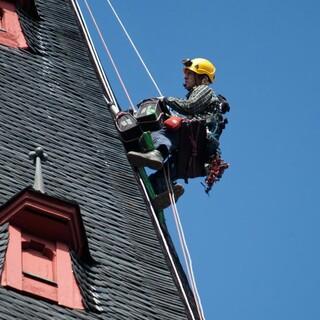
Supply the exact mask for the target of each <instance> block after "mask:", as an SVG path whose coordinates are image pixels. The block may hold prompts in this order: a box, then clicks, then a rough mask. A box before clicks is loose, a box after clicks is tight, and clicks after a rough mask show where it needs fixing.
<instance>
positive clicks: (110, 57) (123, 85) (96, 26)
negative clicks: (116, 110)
mask: <svg viewBox="0 0 320 320" xmlns="http://www.w3.org/2000/svg"><path fill="white" fill-rule="evenodd" d="M84 2H85V4H86V7H87V9H88V12H89V14H90V16H91V19H92V21H93V23H94V26H95V28H96V30H97V32H98V34H99V37H100V39H101V41H102V44H103V48H104V50H105V51H106V53H107V55H108V56H109V59H110V61H111V64H112V66H113V68H114V70H115V72H116V74H117V77H118V79H119V82H120V84H121V86H122V88H123V91H124V93H125V94H126V96H127V98H128V101H129V103H130V106H131V109H133V110H134V111H136V109H135V107H134V104H133V102H132V100H131V97H130V95H129V92H128V90H127V88H126V86H125V84H124V81H123V80H122V77H121V75H120V72H119V70H118V68H117V65H116V63H115V62H114V59H113V57H112V55H111V52H110V50H109V48H108V46H107V44H106V41H105V40H104V38H103V35H102V32H101V30H100V28H99V26H98V24H97V21H96V19H95V17H94V15H93V13H92V10H91V8H90V6H89V4H88V2H87V0H84Z"/></svg>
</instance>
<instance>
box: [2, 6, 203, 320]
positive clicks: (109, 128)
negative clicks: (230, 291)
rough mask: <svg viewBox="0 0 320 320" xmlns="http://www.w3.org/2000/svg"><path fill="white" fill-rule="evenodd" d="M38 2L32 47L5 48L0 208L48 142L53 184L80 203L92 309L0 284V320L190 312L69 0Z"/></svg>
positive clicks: (26, 24) (51, 190) (25, 19)
mask: <svg viewBox="0 0 320 320" xmlns="http://www.w3.org/2000/svg"><path fill="white" fill-rule="evenodd" d="M35 4H36V8H37V11H38V15H39V17H38V18H37V17H36V16H33V17H30V16H29V15H27V14H26V13H24V12H23V10H20V11H19V15H20V20H21V24H22V27H23V31H24V33H25V35H26V38H27V41H28V43H29V46H30V50H29V51H26V50H19V49H11V48H7V47H4V46H1V45H0V81H1V89H0V115H1V125H0V179H1V187H0V205H3V204H4V203H6V202H7V201H8V200H9V199H10V198H11V197H12V196H14V195H15V194H16V193H18V192H19V191H21V190H22V189H24V188H25V187H27V186H29V185H30V184H32V181H33V175H34V168H33V165H32V163H31V162H30V161H28V159H27V155H28V152H29V151H32V150H34V149H35V147H37V146H42V147H43V148H44V149H45V151H46V152H47V153H48V155H49V160H48V161H47V162H46V163H45V164H44V165H43V172H44V177H45V179H44V180H45V185H46V190H47V192H48V194H50V195H51V196H56V197H59V198H67V199H70V200H72V201H76V202H77V203H78V204H79V206H80V209H81V214H82V219H83V222H84V226H85V230H86V234H87V238H88V245H89V250H90V254H91V256H92V258H93V259H94V263H90V264H89V263H83V262H81V261H78V259H77V257H76V256H75V255H73V256H72V258H73V264H74V270H75V274H76V277H77V279H78V280H79V282H80V287H81V290H82V293H83V296H84V300H85V304H86V310H85V311H77V310H72V309H68V308H65V307H61V306H58V305H55V304H52V303H50V302H46V301H44V300H40V299H36V298H33V297H29V296H27V295H23V294H21V293H19V292H16V291H13V290H9V289H7V288H4V287H1V286H0V319H6V320H10V319H31V318H33V319H40V320H41V319H110V320H116V319H119V320H120V319H126V320H127V319H165V320H170V319H172V320H180V319H181V320H182V319H190V315H189V312H188V311H187V308H186V304H185V302H184V300H183V298H182V294H181V292H180V289H179V287H178V285H177V279H176V278H175V276H174V274H173V272H172V270H171V267H170V263H169V262H168V261H169V260H168V256H167V253H166V251H165V250H164V248H163V245H162V242H161V241H160V236H159V230H158V229H157V227H156V226H155V223H154V221H153V218H152V216H151V214H150V208H149V207H148V205H147V202H146V200H145V199H144V195H143V192H142V191H141V188H140V186H139V184H138V183H137V180H136V178H135V174H134V172H133V171H132V169H131V167H130V165H129V163H128V160H127V157H126V153H125V150H124V147H123V145H122V143H121V142H120V139H119V135H118V132H117V131H116V129H115V126H114V122H113V118H112V115H111V113H109V111H108V108H107V106H106V103H105V101H104V98H103V93H104V92H103V89H102V86H101V83H100V82H99V80H98V78H97V75H96V71H95V68H94V66H93V63H92V59H91V58H90V54H89V51H88V48H87V45H86V43H85V41H84V37H83V35H82V33H81V32H80V27H79V23H78V21H77V18H76V16H75V13H74V12H73V8H72V5H71V2H70V1H69V0H35ZM163 227H164V230H165V226H163ZM165 231H166V230H165ZM0 236H1V238H0V267H1V266H2V264H3V258H4V252H5V248H6V243H7V240H8V234H7V225H4V226H2V227H0ZM167 237H168V240H169V241H170V239H169V235H168V234H167ZM171 249H172V250H173V251H174V249H173V248H172V246H171ZM176 259H177V258H176ZM176 263H177V266H178V267H179V269H180V275H181V277H182V278H183V279H184V277H185V275H184V273H183V272H182V269H181V267H180V265H179V262H178V261H176ZM184 282H185V281H184ZM184 284H185V287H186V289H187V290H188V286H187V285H186V283H184ZM189 295H190V292H189ZM190 301H191V303H192V296H191V295H190ZM196 319H197V317H196Z"/></svg>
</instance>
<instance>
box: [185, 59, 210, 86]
mask: <svg viewBox="0 0 320 320" xmlns="http://www.w3.org/2000/svg"><path fill="white" fill-rule="evenodd" d="M182 63H183V65H184V70H186V69H187V70H191V71H193V72H195V73H197V74H206V75H207V76H208V77H209V79H210V82H212V81H213V80H214V78H215V74H216V67H215V66H214V64H213V63H211V62H210V61H209V60H207V59H203V58H195V59H185V60H183V61H182Z"/></svg>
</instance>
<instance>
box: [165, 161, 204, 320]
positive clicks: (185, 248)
mask: <svg viewBox="0 0 320 320" xmlns="http://www.w3.org/2000/svg"><path fill="white" fill-rule="evenodd" d="M163 172H164V177H165V181H166V185H167V189H168V192H169V198H170V202H171V209H172V212H173V216H174V219H175V223H176V227H177V231H178V235H179V240H180V246H181V248H182V252H183V256H184V259H185V262H186V267H187V273H188V278H189V281H190V284H191V288H192V292H193V294H194V297H195V301H196V305H197V309H198V312H199V315H200V317H201V319H202V320H205V316H204V312H203V307H202V304H201V299H200V295H199V292H198V289H197V284H196V280H195V276H194V272H193V267H192V259H191V256H190V252H189V249H188V245H187V242H186V238H185V235H184V231H183V227H182V224H181V220H180V216H179V211H178V208H177V205H176V202H175V198H174V192H173V189H172V185H171V182H170V181H171V179H170V170H169V168H168V170H166V168H165V167H163Z"/></svg>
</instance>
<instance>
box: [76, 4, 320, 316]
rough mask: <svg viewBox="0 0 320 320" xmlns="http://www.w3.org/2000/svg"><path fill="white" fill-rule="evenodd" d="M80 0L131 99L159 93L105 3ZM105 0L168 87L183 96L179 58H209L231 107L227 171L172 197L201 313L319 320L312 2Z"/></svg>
mask: <svg viewBox="0 0 320 320" xmlns="http://www.w3.org/2000/svg"><path fill="white" fill-rule="evenodd" d="M79 2H80V3H81V4H83V0H79ZM88 2H89V4H90V5H92V9H93V11H94V13H95V17H96V19H97V22H98V23H99V26H100V27H101V28H102V31H103V33H104V37H105V40H106V42H107V44H108V46H109V48H110V50H111V52H112V54H113V56H114V59H115V61H116V63H117V64H118V66H119V69H120V72H121V74H122V76H123V78H124V81H125V83H126V85H127V88H128V90H129V92H130V94H131V97H132V99H133V101H134V102H138V101H140V100H142V99H144V98H147V97H153V96H157V95H158V93H157V92H156V90H155V89H154V87H153V85H152V83H151V81H150V80H149V78H148V76H147V75H146V73H145V72H144V69H143V67H142V66H141V64H140V62H139V60H138V58H137V57H136V55H135V53H134V51H133V49H132V48H131V47H130V45H129V42H128V41H127V40H126V38H125V36H124V34H123V32H122V31H121V29H120V26H119V25H118V24H117V22H116V20H115V18H114V16H113V14H112V12H111V10H110V8H109V7H108V4H107V1H106V0H88ZM112 3H113V5H114V7H115V9H116V10H117V12H118V14H119V15H120V17H121V18H122V20H123V22H124V24H125V26H126V27H127V29H128V32H129V33H130V35H131V36H132V38H133V40H134V41H135V43H136V45H137V47H138V48H139V50H140V52H141V54H142V56H143V58H144V60H145V62H146V63H147V65H148V66H149V68H150V71H151V73H152V74H153V76H154V77H155V79H156V81H157V83H158V85H159V87H160V88H161V90H162V92H163V94H164V95H167V96H178V97H183V96H184V95H185V90H184V88H183V87H182V81H183V80H182V77H183V76H182V68H181V63H180V62H181V60H182V59H183V58H186V57H191V58H192V57H206V58H208V59H210V60H212V61H213V62H214V63H215V64H216V67H217V75H216V76H217V77H216V82H215V83H214V85H213V88H214V89H215V90H216V92H218V93H222V94H223V95H225V96H226V97H227V98H228V99H229V101H230V104H231V112H230V114H229V116H228V118H229V125H228V126H227V129H226V130H225V132H224V133H223V136H222V152H223V158H224V159H225V160H226V161H228V162H230V164H231V167H230V169H229V170H227V171H226V173H225V175H224V177H223V179H222V181H220V182H219V183H218V184H217V185H216V186H215V187H214V189H213V190H212V192H211V195H210V197H208V196H207V195H206V194H205V193H204V191H203V188H202V186H201V184H200V182H201V179H195V180H193V181H190V183H189V184H188V185H187V186H186V193H185V195H184V196H183V198H182V199H181V200H179V202H178V208H179V212H180V216H181V219H182V223H183V225H184V230H185V235H186V238H187V241H188V245H189V250H190V252H191V255H192V260H193V266H194V271H195V274H196V278H197V283H198V289H199V292H200V296H201V300H202V304H203V308H204V312H205V315H206V319H219V320H234V319H237V320H257V319H259V320H270V319H273V320H285V319H290V320H302V319H308V320H318V319H320V303H319V300H320V258H319V254H320V248H319V244H320V241H319V240H320V232H319V230H320V217H319V214H320V212H319V207H320V206H319V199H320V194H319V187H318V185H319V182H318V179H319V177H320V174H319V163H320V152H319V138H320V127H319V117H320V112H319V97H318V96H319V93H320V81H319V74H320V63H319V57H320V43H319V35H320V19H319V13H320V4H319V2H318V1H315V0H314V1H312V0H305V1H297V0H292V1H288V0H283V1H279V0H268V1H267V0H256V1H253V0H244V1H237V0H224V1H216V0H198V1H191V0H184V1H182V0H161V1H150V0H135V1H124V0H113V1H112ZM82 7H84V6H83V5H82ZM92 30H93V29H92ZM93 37H94V39H95V40H96V41H95V43H96V47H97V49H98V50H99V52H100V55H101V60H102V61H103V65H104V68H105V71H106V72H107V74H108V77H109V79H110V81H111V83H112V86H113V88H114V91H115V93H116V95H117V98H118V100H119V102H120V104H121V106H122V107H123V109H127V108H128V106H129V103H128V101H127V100H126V97H125V95H124V94H123V91H122V89H121V87H120V86H119V84H118V82H117V79H116V77H115V74H114V71H113V70H112V68H111V66H110V63H109V61H108V58H107V56H106V55H105V53H104V52H103V50H102V47H101V45H100V43H99V41H98V38H97V36H96V35H94V34H93ZM166 215H167V221H168V224H169V225H170V228H171V230H172V231H171V232H172V234H174V233H175V231H174V228H173V224H172V218H171V217H172V214H171V212H170V210H168V212H166Z"/></svg>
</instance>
